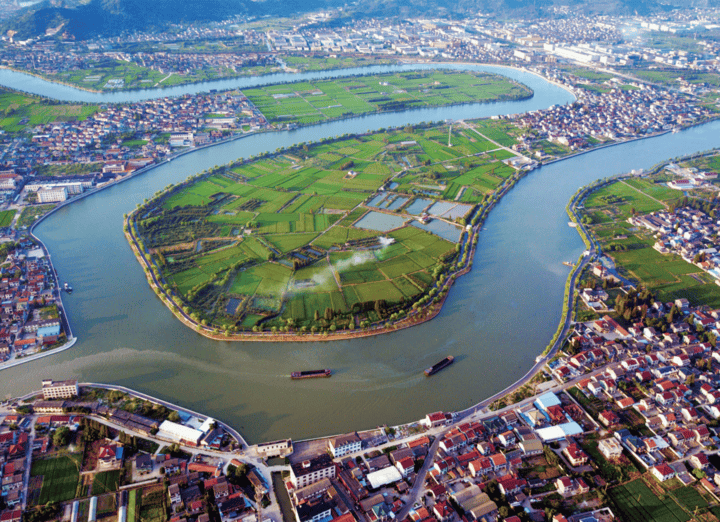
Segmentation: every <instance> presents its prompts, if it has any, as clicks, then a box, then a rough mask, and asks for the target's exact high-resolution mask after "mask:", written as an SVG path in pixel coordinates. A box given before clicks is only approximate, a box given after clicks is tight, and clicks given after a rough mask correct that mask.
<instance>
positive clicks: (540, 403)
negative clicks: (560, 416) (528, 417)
mask: <svg viewBox="0 0 720 522" xmlns="http://www.w3.org/2000/svg"><path fill="white" fill-rule="evenodd" d="M550 406H560V399H558V397H557V395H555V394H554V393H553V392H547V393H545V394H543V395H541V396H540V397H538V398H537V399H536V400H535V407H536V408H537V409H539V410H547V409H548V408H549V407H550Z"/></svg>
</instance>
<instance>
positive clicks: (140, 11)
mask: <svg viewBox="0 0 720 522" xmlns="http://www.w3.org/2000/svg"><path fill="white" fill-rule="evenodd" d="M348 3H350V5H347V4H348ZM568 4H570V5H572V6H573V9H574V10H575V12H585V13H594V14H601V13H607V14H649V13H653V12H658V11H663V10H668V9H672V8H675V7H688V4H691V5H692V6H696V7H704V6H718V5H720V0H357V1H354V2H346V0H45V1H43V2H41V3H39V4H34V5H32V6H30V7H27V8H26V9H25V10H23V11H20V12H19V13H18V14H17V15H16V16H15V17H14V18H11V19H10V20H7V21H5V22H4V23H3V24H2V25H0V31H2V32H3V33H7V32H8V31H12V32H13V34H14V35H15V38H17V39H27V38H31V37H35V36H39V35H43V34H55V33H60V34H62V33H68V34H70V35H73V36H74V37H75V38H77V39H86V38H89V37H93V36H98V35H102V36H114V35H118V34H122V33H123V32H127V31H135V30H148V29H152V28H164V27H167V26H168V25H169V24H174V23H180V22H198V23H202V22H210V21H217V20H223V19H227V18H229V17H230V16H233V15H237V14H245V15H255V16H262V15H285V16H287V15H293V14H300V13H303V12H308V11H314V10H317V9H322V8H327V7H335V6H337V7H341V6H343V7H344V8H345V9H344V15H343V18H341V20H340V21H348V20H351V19H352V18H353V17H363V16H375V17H391V18H394V17H411V16H438V15H452V16H455V17H457V16H461V15H473V14H477V13H479V12H482V13H491V14H492V13H495V14H499V15H508V16H516V15H519V16H523V17H527V16H542V15H543V14H547V13H549V12H550V9H551V8H552V7H554V6H559V5H568Z"/></svg>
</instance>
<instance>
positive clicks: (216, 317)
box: [135, 124, 515, 333]
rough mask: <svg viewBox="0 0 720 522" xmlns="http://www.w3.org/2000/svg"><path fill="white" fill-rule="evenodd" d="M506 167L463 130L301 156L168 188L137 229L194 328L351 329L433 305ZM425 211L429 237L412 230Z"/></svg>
mask: <svg viewBox="0 0 720 522" xmlns="http://www.w3.org/2000/svg"><path fill="white" fill-rule="evenodd" d="M468 125H470V124H468ZM489 128H490V129H492V130H493V131H494V136H495V137H497V138H498V139H500V140H502V141H504V142H506V143H511V144H512V143H515V137H514V136H513V135H507V134H502V132H503V129H502V128H501V127H496V126H492V127H489ZM448 134H451V136H452V147H449V146H448V142H447V140H448ZM511 156H512V154H510V153H508V152H507V151H506V150H504V149H498V147H497V145H495V144H493V143H491V142H489V141H487V140H485V139H484V138H482V137H481V136H479V135H478V134H477V133H476V132H474V131H473V130H472V129H471V128H468V126H458V127H455V128H453V129H452V130H450V129H449V127H448V126H446V125H429V126H423V127H421V128H417V129H415V128H405V129H402V130H399V129H398V130H391V131H384V132H377V133H373V134H369V135H356V136H346V137H343V138H340V139H335V140H332V141H327V142H321V143H315V144H312V145H309V144H299V145H296V146H294V147H292V148H290V149H286V150H282V151H279V152H277V153H276V154H273V155H266V156H264V157H261V158H257V159H253V160H250V161H244V162H243V161H240V162H237V163H234V164H230V165H226V166H223V167H217V168H215V169H213V171H211V172H208V173H206V174H204V175H202V176H200V177H198V178H195V179H192V180H189V181H187V182H185V183H183V184H181V185H179V186H176V187H173V188H171V189H169V190H168V191H166V192H163V193H161V194H160V195H158V196H156V197H155V198H154V199H152V200H151V201H149V202H148V203H147V204H146V205H145V206H144V207H143V208H142V209H141V211H139V215H142V216H143V217H142V218H136V221H135V223H136V225H137V231H138V234H139V238H140V240H141V241H142V243H143V245H144V246H145V248H146V249H148V250H149V252H150V254H151V255H152V257H153V259H154V260H155V262H156V265H157V267H158V276H159V277H160V278H161V280H162V284H163V287H164V289H165V290H166V291H168V292H171V293H173V294H174V296H175V298H176V299H178V300H179V301H180V302H181V303H182V306H183V307H185V308H186V313H188V314H189V315H190V317H191V318H192V319H193V320H195V321H197V322H203V323H205V324H207V325H213V326H215V327H217V328H219V329H221V330H225V331H226V332H227V333H232V332H235V331H247V330H250V329H254V330H255V331H257V330H259V329H265V328H270V329H273V330H277V331H288V330H289V329H290V328H292V329H297V330H299V331H310V332H312V331H320V330H330V331H335V330H336V329H354V328H355V327H356V326H362V325H366V324H372V323H376V322H378V321H381V320H384V319H389V318H397V317H400V316H401V315H402V314H406V313H408V310H410V309H411V307H412V305H413V303H414V302H416V301H417V300H419V299H421V298H423V296H425V297H427V298H432V297H433V296H434V295H435V294H434V293H433V291H434V292H437V290H436V289H435V290H434V286H435V281H436V277H437V275H438V274H439V273H440V272H442V270H444V269H446V268H447V267H448V266H449V265H450V264H451V263H452V262H453V259H454V258H455V257H456V255H457V252H459V251H461V247H460V245H459V244H456V242H457V241H458V237H461V238H463V237H467V236H466V235H465V234H461V231H462V230H463V229H462V227H463V226H464V225H465V224H466V223H467V222H468V221H469V220H471V219H472V217H473V216H474V215H475V211H476V209H477V208H478V207H479V206H481V205H483V204H484V203H488V202H489V200H490V198H491V196H492V195H493V193H494V192H495V191H496V190H498V189H500V188H502V187H504V186H505V184H506V183H508V180H510V178H511V177H512V176H513V175H514V174H515V170H514V169H513V168H512V167H510V166H508V165H507V164H506V163H505V162H504V160H506V159H508V158H509V157H511ZM422 212H427V213H428V216H426V217H425V218H422V219H426V218H427V219H428V220H430V221H431V222H430V223H429V226H428V228H427V229H421V228H418V227H416V226H412V225H411V224H412V223H413V222H416V220H418V219H420V218H421V213H422ZM432 221H436V222H435V223H432ZM433 225H436V226H435V227H434V226H433ZM433 230H435V231H437V234H442V235H443V236H444V237H445V238H450V240H448V239H445V238H444V237H441V236H440V235H436V233H433V232H432V231H433ZM463 240H464V239H463ZM466 257H467V256H466ZM313 329H314V330H313Z"/></svg>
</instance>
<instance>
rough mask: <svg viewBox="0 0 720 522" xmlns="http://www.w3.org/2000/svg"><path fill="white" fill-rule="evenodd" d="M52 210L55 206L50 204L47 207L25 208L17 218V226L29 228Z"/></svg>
mask: <svg viewBox="0 0 720 522" xmlns="http://www.w3.org/2000/svg"><path fill="white" fill-rule="evenodd" d="M54 208H55V205H54V204H52V203H51V204H49V205H33V206H31V207H25V208H23V211H22V213H21V214H20V217H19V218H18V221H17V226H18V227H29V226H30V225H32V224H33V223H35V222H36V221H37V220H38V219H40V218H41V217H42V216H44V215H45V214H47V213H48V212H50V211H51V210H52V209H54Z"/></svg>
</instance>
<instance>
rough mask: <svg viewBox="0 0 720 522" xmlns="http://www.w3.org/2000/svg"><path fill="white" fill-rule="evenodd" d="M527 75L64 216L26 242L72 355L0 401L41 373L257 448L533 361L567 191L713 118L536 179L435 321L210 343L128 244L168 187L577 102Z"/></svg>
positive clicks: (186, 171) (565, 246)
mask: <svg viewBox="0 0 720 522" xmlns="http://www.w3.org/2000/svg"><path fill="white" fill-rule="evenodd" d="M514 74H515V73H514ZM517 74H525V73H517ZM526 76H527V78H524V80H525V79H527V80H528V81H527V82H525V81H524V80H523V83H527V84H528V85H530V86H531V87H532V88H533V89H534V91H535V96H534V97H533V98H532V100H526V101H522V102H509V103H496V104H489V105H467V106H462V107H454V108H453V107H449V108H439V109H427V110H419V111H408V112H406V113H402V114H380V115H372V116H365V117H361V118H355V119H351V120H346V121H342V122H334V123H328V124H322V125H316V126H313V127H307V128H302V129H297V130H294V131H288V132H278V133H273V134H261V135H255V136H251V137H248V138H245V139H242V140H238V141H235V142H230V143H226V144H223V145H219V146H216V147H212V148H208V149H203V150H199V151H196V152H194V153H192V154H188V155H186V156H184V157H182V158H178V159H176V160H174V161H172V162H171V163H168V164H165V165H162V166H160V167H158V168H157V169H155V170H153V171H152V172H150V173H148V174H145V175H142V176H138V177H137V178H135V179H133V180H130V181H128V182H126V183H123V184H121V185H118V186H115V187H112V188H109V189H107V190H105V191H102V192H100V193H98V194H96V195H94V196H92V197H90V198H86V199H84V200H81V201H79V202H77V203H75V204H73V205H69V206H68V207H65V208H63V209H61V210H60V211H59V212H57V213H56V214H55V215H53V216H52V217H50V218H49V219H47V220H46V221H45V222H43V223H42V224H41V225H40V226H39V227H38V228H37V229H36V234H37V235H38V236H39V237H40V238H41V239H42V240H43V241H44V242H45V243H46V245H47V246H48V248H49V249H50V252H51V254H52V259H53V262H54V263H55V265H56V267H57V270H58V271H59V273H60V275H61V279H62V280H68V281H70V283H71V284H72V285H73V287H74V288H75V292H74V293H73V294H72V296H69V297H67V298H66V299H65V304H66V309H67V312H68V315H69V318H70V321H71V323H72V327H73V331H74V333H75V334H76V335H77V336H78V338H79V341H78V343H77V344H76V345H75V347H73V348H72V349H70V350H68V351H66V352H63V353H60V354H57V355H54V356H50V357H47V358H44V359H42V360H39V361H36V362H31V363H28V364H26V365H22V366H20V367H16V368H13V369H9V370H3V371H2V372H0V377H1V378H2V383H3V387H2V388H3V390H2V391H3V393H11V394H13V395H17V394H21V393H26V392H28V391H31V390H33V389H37V388H38V387H39V384H40V380H41V379H42V378H43V377H52V378H55V379H64V378H78V379H80V380H81V381H93V382H107V383H115V384H120V385H123V386H127V387H130V388H134V389H138V390H141V391H143V392H145V393H148V394H151V395H154V396H157V397H160V398H163V399H167V400H169V401H173V402H176V403H179V404H182V405H183V406H186V407H188V408H191V409H194V410H197V411H202V412H205V413H207V414H209V415H211V416H214V417H216V418H218V419H221V420H223V421H226V422H228V423H230V424H232V425H233V426H234V427H236V428H238V429H239V430H240V431H241V432H242V433H243V435H244V436H245V437H246V438H247V439H248V440H249V441H251V442H259V441H261V440H268V439H274V438H280V437H293V438H294V439H301V438H305V437H313V436H320V435H330V434H334V433H339V432H346V431H350V430H354V429H363V428H371V427H374V426H377V425H380V424H396V423H400V422H406V421H410V420H413V419H418V418H420V417H421V416H423V415H424V414H425V413H427V412H431V411H436V410H454V409H461V408H464V407H467V406H469V405H471V404H473V403H475V402H477V401H479V400H481V399H482V398H484V397H487V396H489V395H492V394H493V393H495V392H497V391H498V390H500V389H502V388H504V387H505V386H507V385H508V384H510V383H511V382H513V381H514V380H516V379H517V378H519V377H520V376H522V375H523V374H524V373H525V372H526V371H527V369H528V368H529V367H530V366H532V364H533V360H534V358H535V356H536V355H537V354H539V353H540V352H541V351H542V350H543V349H544V348H545V346H546V345H547V343H548V341H549V340H550V338H551V337H552V335H553V333H554V331H555V329H556V328H557V324H558V320H559V317H560V311H561V309H562V301H563V290H564V284H565V280H566V278H567V275H568V273H569V268H567V267H565V266H563V265H562V261H567V260H575V259H577V257H578V256H579V254H580V252H581V251H582V249H583V244H582V241H581V240H580V238H579V236H578V234H577V232H576V231H575V230H574V229H571V228H570V227H568V225H567V221H568V217H567V216H566V214H565V205H566V204H567V201H568V200H569V198H570V196H571V195H572V194H573V193H574V192H575V191H576V190H577V188H578V187H580V186H583V185H585V184H587V183H589V182H590V181H592V180H594V179H597V178H599V177H605V176H608V175H611V174H614V173H617V172H624V171H627V170H629V169H636V168H646V167H649V166H651V165H652V164H654V163H656V162H658V161H660V160H663V159H667V158H670V157H674V156H680V155H683V154H688V153H691V152H694V151H698V150H705V149H709V148H711V147H714V146H720V123H710V124H707V125H704V126H701V127H696V128H692V129H689V130H686V131H682V132H680V133H677V134H666V135H664V136H661V137H657V138H653V139H648V140H641V141H636V142H631V143H628V144H624V145H620V146H616V147H609V148H605V149H601V150H598V151H595V152H592V153H589V154H585V155H582V156H577V157H575V158H572V159H569V160H566V161H563V162H559V163H555V164H552V165H549V166H546V167H542V168H540V169H538V170H536V171H534V172H532V173H531V174H530V175H528V176H527V177H526V178H524V179H523V180H521V181H520V182H519V183H518V185H517V186H516V187H515V188H514V189H512V190H511V191H510V192H509V193H508V194H507V195H506V196H505V197H504V198H503V199H502V201H501V202H500V203H499V204H498V205H497V207H496V208H495V209H494V210H493V211H492V212H491V214H490V216H489V218H488V220H487V222H486V225H485V229H484V230H483V231H482V232H481V234H480V237H479V242H478V249H477V253H476V256H475V260H474V267H473V270H472V271H471V272H470V273H469V274H468V275H465V276H463V277H462V278H460V279H459V281H458V283H457V284H456V285H455V286H454V287H453V289H452V290H451V292H450V296H449V298H448V300H447V301H446V304H445V307H444V308H443V310H442V312H441V313H440V315H439V316H438V317H437V318H436V319H434V320H432V321H430V322H428V323H425V324H422V325H419V326H416V327H413V328H411V329H408V330H404V331H402V332H397V333H392V334H386V335H382V336H378V337H372V338H367V339H358V340H353V341H335V342H324V343H323V342H318V343H278V344H271V343H252V342H232V343H231V342H217V341H210V340H208V339H205V338H204V337H202V336H200V335H198V334H197V333H195V332H194V331H193V330H191V329H189V328H187V327H185V326H183V325H182V324H181V323H180V322H179V321H177V320H176V319H175V318H174V317H173V316H172V315H171V314H170V313H169V311H168V310H167V309H166V308H165V306H164V305H163V304H162V303H161V302H160V301H159V300H158V299H157V297H156V296H155V294H154V293H153V292H152V291H151V290H150V288H149V287H148V285H147V282H146V280H145V278H144V275H143V273H142V270H141V269H140V266H139V264H138V263H137V261H136V260H135V259H134V257H133V255H132V253H131V251H130V248H129V247H128V245H127V243H126V241H125V239H124V237H123V234H122V220H123V214H124V213H126V212H128V211H130V210H132V209H133V208H134V207H135V205H136V204H137V203H138V202H140V201H142V200H143V199H145V198H148V197H150V196H151V195H152V194H153V193H154V192H156V191H157V190H158V189H160V188H162V187H164V186H166V185H167V184H169V183H175V182H178V181H180V180H182V179H185V178H186V177H187V176H188V175H191V174H194V173H197V172H199V171H201V170H204V169H206V168H208V167H211V166H213V165H215V164H223V163H226V162H229V161H231V160H234V159H236V158H238V157H241V156H243V157H246V156H249V155H252V154H257V153H259V152H262V151H264V150H274V149H275V148H277V147H282V146H287V145H291V144H293V143H297V142H299V141H309V140H313V141H315V140H318V139H320V138H322V137H326V136H334V135H338V134H343V133H348V132H362V131H365V130H366V129H377V128H381V127H387V126H390V125H404V124H411V123H415V122H419V121H429V120H439V119H444V118H461V117H463V118H471V117H479V116H481V115H485V116H488V115H490V114H493V113H495V114H506V113H508V112H520V111H524V110H531V109H530V106H532V105H535V107H534V108H540V107H546V106H548V105H551V104H555V103H565V102H567V101H569V100H570V99H571V96H570V95H569V93H567V92H565V91H563V90H562V89H559V88H557V87H555V86H553V85H551V84H549V83H546V82H543V81H542V80H540V79H539V78H538V77H536V76H533V75H530V74H527V75H526ZM293 78H294V79H298V78H299V77H298V76H293ZM12 86H13V87H18V85H12ZM26 90H27V88H26ZM84 94H87V93H84ZM448 354H453V355H454V356H455V360H456V363H455V364H454V365H453V366H451V367H450V368H448V369H446V370H443V371H442V372H441V373H439V374H438V375H436V376H433V377H432V378H426V377H425V376H424V375H423V373H422V370H423V369H424V368H427V367H428V366H430V365H432V364H433V363H435V362H437V361H438V360H440V359H441V358H442V357H444V356H445V355H448ZM309 368H332V369H333V371H334V372H335V373H334V375H333V377H332V378H330V379H313V380H305V381H292V380H291V379H290V378H289V375H290V372H292V371H295V370H302V369H309Z"/></svg>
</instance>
